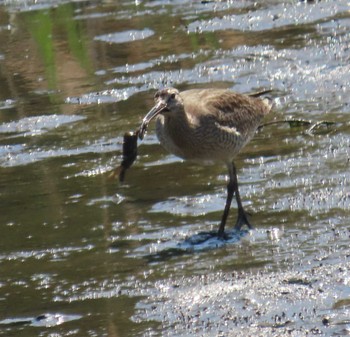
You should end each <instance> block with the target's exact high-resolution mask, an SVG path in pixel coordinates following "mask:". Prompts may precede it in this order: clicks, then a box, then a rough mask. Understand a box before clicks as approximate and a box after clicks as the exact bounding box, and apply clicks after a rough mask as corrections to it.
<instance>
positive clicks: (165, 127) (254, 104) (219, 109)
mask: <svg viewBox="0 0 350 337" xmlns="http://www.w3.org/2000/svg"><path fill="white" fill-rule="evenodd" d="M266 92H269V90H268V91H265V92H263V93H266ZM260 96H261V94H260V93H257V94H252V95H248V94H241V93H237V92H234V91H232V90H230V89H217V88H206V89H189V90H185V91H182V92H180V91H179V90H177V89H175V88H172V87H168V88H163V89H160V90H158V91H157V92H156V94H155V95H154V101H155V105H154V106H153V108H152V109H151V110H150V111H149V112H148V113H147V114H146V115H145V117H144V118H143V120H142V123H141V125H140V128H139V131H138V137H139V139H140V140H142V139H143V138H144V135H145V133H146V131H147V127H148V125H149V123H150V122H151V121H152V120H153V119H155V120H156V134H157V138H158V140H159V141H160V143H161V145H162V146H163V147H164V148H165V149H166V150H167V151H169V152H170V153H172V154H174V155H175V156H178V157H180V158H182V159H184V160H190V161H194V162H199V163H205V162H213V163H218V162H219V163H220V162H221V163H223V164H225V165H226V166H227V169H228V178H229V179H228V184H227V196H226V203H225V208H224V212H223V214H222V217H221V222H220V225H219V229H218V232H217V235H218V237H219V238H222V239H224V238H225V235H226V233H225V225H226V221H227V218H228V215H229V211H230V208H231V204H232V199H233V196H234V195H235V197H236V202H237V207H238V214H237V220H236V223H235V226H234V228H235V229H236V230H241V228H242V226H244V225H247V226H248V228H249V229H251V228H252V225H251V223H250V221H249V218H248V213H247V212H246V211H245V210H244V208H243V204H242V200H241V196H240V193H239V185H238V178H237V169H236V166H235V163H234V159H235V157H236V156H237V154H238V153H239V152H240V151H241V150H242V148H243V147H244V146H245V145H246V144H247V143H248V142H249V141H250V140H251V138H253V136H254V134H255V132H256V130H257V129H258V127H259V126H260V124H261V121H262V120H263V118H264V117H265V116H266V115H267V114H268V113H269V112H270V111H271V108H272V101H271V99H269V98H261V97H260Z"/></svg>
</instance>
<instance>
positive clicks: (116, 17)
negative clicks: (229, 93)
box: [0, 0, 350, 337]
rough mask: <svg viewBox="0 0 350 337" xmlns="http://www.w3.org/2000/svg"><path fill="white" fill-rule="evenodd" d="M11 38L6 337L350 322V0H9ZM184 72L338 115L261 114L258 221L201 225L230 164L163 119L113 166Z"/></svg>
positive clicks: (0, 188)
mask: <svg viewBox="0 0 350 337" xmlns="http://www.w3.org/2000/svg"><path fill="white" fill-rule="evenodd" d="M0 41H1V47H0V65H1V67H0V76H1V81H0V86H1V90H0V228H1V232H2V235H1V237H0V270H1V273H0V336H27V337H30V336H50V337H52V336H55V337H56V336H157V335H159V336H160V335H168V336H175V335H176V336H186V335H194V334H198V335H203V336H228V335H230V336H236V335H237V336H238V335H239V336H240V335H242V336H247V335H257V332H256V330H254V329H258V331H259V333H260V335H263V336H265V335H266V336H272V335H274V336H283V335H284V333H286V332H285V331H286V330H285V329H290V330H289V332H288V333H289V334H290V335H293V333H295V335H296V336H300V335H305V334H306V332H307V333H309V334H310V333H316V332H317V331H319V332H320V333H321V334H322V335H329V336H331V335H333V336H334V335H336V336H339V335H349V334H350V333H349V331H350V324H349V321H350V313H349V298H350V287H349V284H350V276H349V273H350V261H349V256H350V251H349V247H348V246H349V244H348V243H349V235H350V222H349V217H350V192H349V191H350V188H349V185H350V183H349V182H350V170H349V166H350V137H349V135H350V124H349V115H350V107H349V104H350V91H349V87H350V75H349V74H350V56H349V55H350V53H349V50H350V5H349V3H348V1H345V0H344V1H343V0H338V1H330V0H325V1H314V2H306V1H303V2H299V1H287V2H285V1H284V2H282V1H277V0H276V1H274V0H271V1H263V2H259V3H257V2H255V1H224V2H217V1H212V2H211V1H202V2H200V1H190V2H188V1H181V0H178V1H145V2H142V1H117V2H98V1H96V2H94V1H78V2H72V1H2V2H1V3H0ZM166 85H171V86H176V87H177V88H179V89H181V90H184V89H188V88H195V87H225V88H232V89H233V90H236V91H239V92H254V91H259V90H264V89H272V93H271V96H272V98H273V99H274V101H275V108H274V111H273V113H272V114H271V116H269V117H268V119H267V121H272V120H283V119H290V118H293V119H304V120H311V121H312V122H313V123H315V122H318V121H323V120H326V121H329V122H334V123H335V124H332V125H328V126H327V125H321V126H320V127H319V128H316V129H314V130H313V131H312V132H309V131H308V126H294V127H289V125H288V124H283V125H282V124H276V125H270V126H266V127H264V128H262V129H261V130H260V131H259V132H258V133H257V135H256V137H255V138H254V139H253V140H252V141H251V142H250V144H248V145H247V146H246V148H245V149H244V151H243V152H242V153H241V154H240V155H239V157H238V158H237V160H236V164H237V167H238V168H239V181H240V183H241V195H242V199H243V202H244V205H245V207H246V209H247V210H248V211H249V212H250V213H252V218H251V221H252V223H253V224H254V225H255V229H254V230H252V231H249V232H248V231H243V232H241V233H235V232H233V231H230V230H229V232H228V233H229V240H228V241H227V242H222V241H220V240H217V239H215V238H211V239H209V240H207V241H205V242H204V243H202V242H201V241H202V238H203V236H204V237H205V235H208V234H205V233H208V232H210V231H213V230H216V229H217V226H218V222H219V219H220V216H221V212H222V210H223V206H224V203H225V190H226V189H225V184H226V171H225V167H221V166H220V165H217V166H198V165H196V164H193V163H188V162H182V161H181V160H180V159H178V158H176V157H174V156H172V155H169V154H168V153H166V152H165V150H163V149H162V148H161V147H160V146H159V145H158V141H157V139H156V137H155V135H154V128H153V127H150V130H149V132H148V134H147V136H146V137H145V139H144V141H143V142H142V143H141V144H140V146H139V156H138V160H137V162H136V163H135V164H134V166H133V167H132V168H131V169H130V170H129V171H128V172H127V174H126V183H125V184H124V185H118V183H117V182H116V181H113V180H110V179H108V175H109V172H110V171H111V170H112V169H114V168H115V166H116V165H118V163H119V162H120V160H121V149H122V138H123V134H124V132H125V131H131V130H135V129H136V127H138V126H139V123H140V121H141V119H142V117H143V116H144V114H145V113H146V112H147V111H148V110H149V108H150V107H151V105H152V103H153V99H152V96H153V94H154V92H155V89H157V88H159V87H163V86H166ZM234 221H235V206H234V207H233V209H232V213H231V216H230V223H232V224H233V223H234ZM201 233H202V234H201ZM203 233H204V234H203ZM296 275H297V276H296ZM312 275H313V276H312ZM327 277H328V278H327ZM286 280H287V281H286ZM305 280H306V281H305ZM281 289H282V290H281ZM283 289H284V290H283ZM281 294H282V295H283V294H290V298H281ZM286 296H287V295H286ZM288 296H289V295H288ZM258 312H259V314H258ZM282 312H283V313H284V315H283V314H282ZM301 313H302V315H301ZM276 315H279V316H278V317H280V318H279V319H277V318H276ZM325 316H327V317H328V316H329V317H330V321H331V324H325V322H326V321H324V320H323V319H324V317H325ZM281 317H282V318H281ZM287 322H288V323H287ZM277 323H284V325H282V324H280V326H279V325H276V324H277ZM283 329H284V330H283ZM315 329H318V330H315Z"/></svg>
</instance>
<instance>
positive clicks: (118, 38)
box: [95, 28, 154, 43]
mask: <svg viewBox="0 0 350 337" xmlns="http://www.w3.org/2000/svg"><path fill="white" fill-rule="evenodd" d="M152 35H154V31H153V30H151V29H149V28H145V29H143V30H126V31H124V32H117V33H110V34H104V35H99V36H96V37H95V40H97V41H103V42H108V43H126V42H133V41H137V40H144V39H146V38H148V37H150V36H152Z"/></svg>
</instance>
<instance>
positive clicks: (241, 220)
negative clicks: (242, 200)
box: [235, 208, 253, 231]
mask: <svg viewBox="0 0 350 337" xmlns="http://www.w3.org/2000/svg"><path fill="white" fill-rule="evenodd" d="M248 215H250V214H249V213H247V212H246V211H245V210H244V209H243V208H239V209H238V217H237V221H236V224H235V229H236V230H238V231H239V230H241V228H242V226H244V225H247V226H248V228H249V229H252V228H253V226H252V225H251V223H250V221H249V220H248Z"/></svg>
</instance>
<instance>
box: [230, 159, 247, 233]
mask: <svg viewBox="0 0 350 337" xmlns="http://www.w3.org/2000/svg"><path fill="white" fill-rule="evenodd" d="M229 172H230V174H231V173H232V180H233V187H234V192H235V195H236V201H237V207H238V216H237V221H236V224H235V229H237V230H240V229H241V228H242V226H243V225H247V226H248V228H250V229H251V228H253V227H252V225H251V224H250V222H249V220H248V217H247V213H246V212H245V210H244V208H243V205H242V200H241V196H240V194H239V189H238V179H237V172H236V166H235V164H234V163H233V162H232V166H231V169H229ZM230 179H231V176H230Z"/></svg>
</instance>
